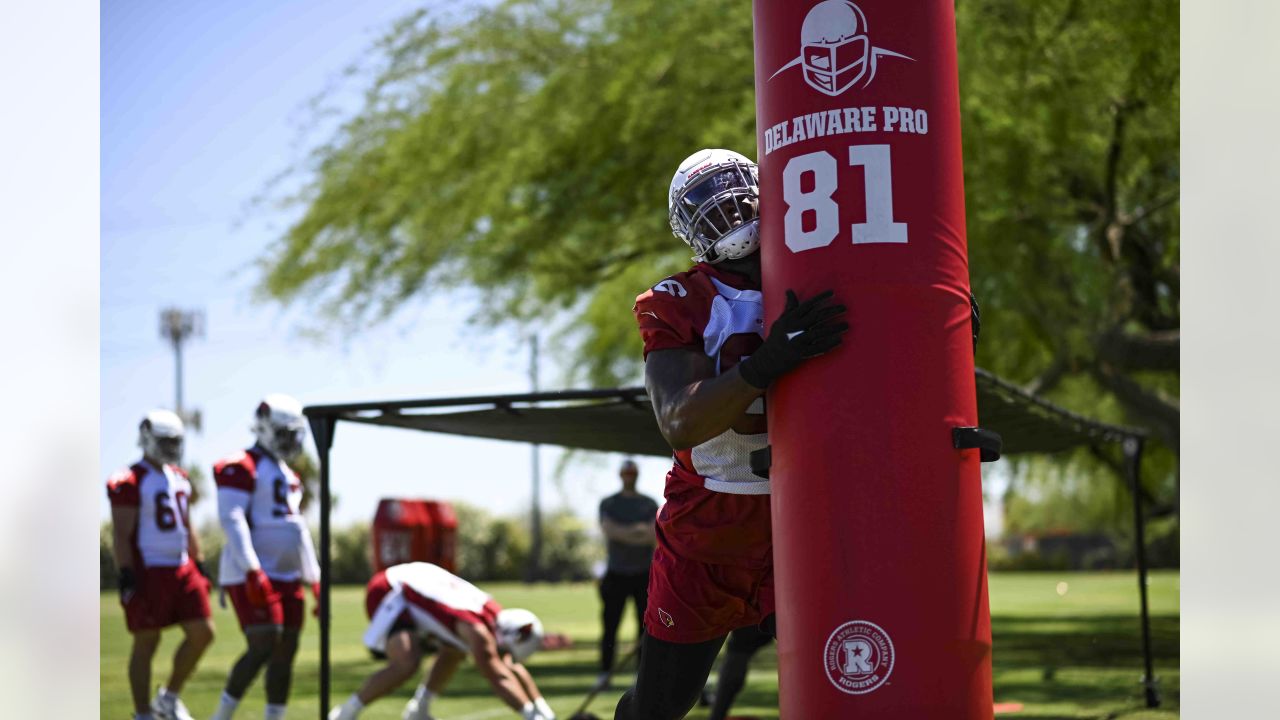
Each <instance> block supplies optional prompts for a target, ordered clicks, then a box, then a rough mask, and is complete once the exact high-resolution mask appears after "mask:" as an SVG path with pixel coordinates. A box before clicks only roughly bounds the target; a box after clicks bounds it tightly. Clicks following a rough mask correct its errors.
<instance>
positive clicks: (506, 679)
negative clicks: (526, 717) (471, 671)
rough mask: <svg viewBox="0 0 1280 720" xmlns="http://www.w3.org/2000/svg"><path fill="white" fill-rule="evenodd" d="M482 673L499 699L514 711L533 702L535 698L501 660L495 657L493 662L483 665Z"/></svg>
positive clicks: (481, 667)
mask: <svg viewBox="0 0 1280 720" xmlns="http://www.w3.org/2000/svg"><path fill="white" fill-rule="evenodd" d="M480 672H481V674H483V675H484V677H485V679H486V680H488V681H489V685H490V686H492V687H493V692H494V694H496V695H497V696H498V699H500V700H502V702H504V703H506V704H507V707H509V708H511V709H512V710H516V711H519V710H520V709H521V708H523V707H524V706H525V704H526V703H531V702H533V698H531V697H529V694H528V693H527V692H525V689H524V686H522V685H521V684H520V681H519V680H517V679H516V676H515V674H514V673H512V672H511V669H510V668H508V667H507V665H506V663H504V662H502V660H501V659H500V658H498V657H494V658H493V659H492V660H491V661H489V662H486V663H483V664H481V666H480Z"/></svg>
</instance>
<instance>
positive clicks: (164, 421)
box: [138, 410, 186, 465]
mask: <svg viewBox="0 0 1280 720" xmlns="http://www.w3.org/2000/svg"><path fill="white" fill-rule="evenodd" d="M185 432H186V429H185V428H184V427H183V425H182V418H180V417H178V416H177V415H175V414H173V413H171V412H169V411H168V410H152V411H151V412H149V413H147V414H146V417H144V418H142V422H141V423H140V424H139V425H138V446H139V447H141V448H142V455H143V456H144V457H147V458H150V459H152V460H157V461H159V462H160V463H163V464H165V465H177V464H178V463H180V462H182V438H183V435H184V434H185Z"/></svg>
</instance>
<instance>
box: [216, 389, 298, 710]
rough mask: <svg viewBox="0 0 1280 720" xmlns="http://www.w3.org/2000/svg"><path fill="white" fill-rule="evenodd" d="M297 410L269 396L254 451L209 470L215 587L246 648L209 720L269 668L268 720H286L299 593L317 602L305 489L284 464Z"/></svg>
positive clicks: (290, 401)
mask: <svg viewBox="0 0 1280 720" xmlns="http://www.w3.org/2000/svg"><path fill="white" fill-rule="evenodd" d="M306 427H307V425H306V420H305V419H304V418H303V416H302V405H301V403H299V402H298V401H297V400H295V399H294V398H292V397H289V396H288V395H280V394H272V395H268V396H267V397H266V398H265V399H263V401H262V402H260V403H259V404H258V408H257V410H256V411H255V413H254V420H253V434H254V436H255V440H256V441H255V443H254V445H253V447H251V448H249V449H248V450H242V451H240V452H238V453H235V454H234V455H232V456H231V457H228V458H225V459H223V460H221V461H220V462H218V463H216V464H215V465H214V466H213V479H214V482H215V483H217V486H218V519H219V521H220V522H221V523H222V529H223V531H224V532H225V533H226V536H227V542H226V544H225V545H223V547H222V559H221V562H220V563H219V566H218V583H219V584H220V585H221V586H222V588H223V590H224V591H225V592H226V593H227V595H229V596H231V604H232V605H234V606H235V609H236V617H237V618H238V619H239V621H240V628H241V629H242V630H243V631H244V635H245V640H246V642H247V644H248V647H247V648H246V649H245V652H244V654H243V655H241V656H240V658H239V659H238V660H237V661H236V664H235V665H234V666H232V668H231V672H230V673H229V674H228V675H227V684H226V687H225V688H224V689H223V691H222V699H221V700H220V701H219V704H218V709H217V711H216V712H215V713H214V715H213V720H230V719H231V717H232V716H233V715H234V713H235V711H236V708H237V707H238V706H239V704H240V700H241V698H243V697H244V693H245V691H246V690H247V689H248V687H249V683H251V682H253V679H254V677H256V676H257V674H258V671H259V670H261V669H262V667H263V666H264V665H265V666H266V682H265V684H266V691H267V707H266V711H265V717H266V719H267V720H275V719H277V718H283V717H284V716H285V708H286V704H287V703H288V700H289V689H290V686H291V684H292V680H293V659H294V656H295V655H297V652H298V636H299V634H300V633H301V632H302V621H303V616H304V615H305V612H304V607H303V606H304V601H303V587H304V586H307V585H309V586H310V587H311V592H312V594H313V595H318V594H319V585H318V584H319V582H320V565H319V563H318V562H316V553H315V546H314V545H313V544H312V542H311V533H310V531H309V530H308V528H307V523H306V520H305V519H304V518H303V517H302V512H301V506H300V503H301V501H302V482H301V480H299V478H298V476H297V474H296V473H294V471H293V469H292V468H290V467H289V465H288V462H287V461H288V460H289V459H291V458H293V457H294V456H296V455H297V454H298V453H300V452H302V443H303V440H304V439H305V438H306Z"/></svg>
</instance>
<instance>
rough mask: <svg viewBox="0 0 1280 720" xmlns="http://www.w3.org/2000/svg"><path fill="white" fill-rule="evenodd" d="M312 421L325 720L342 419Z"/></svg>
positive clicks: (311, 418)
mask: <svg viewBox="0 0 1280 720" xmlns="http://www.w3.org/2000/svg"><path fill="white" fill-rule="evenodd" d="M307 419H308V420H309V421H310V423H311V437H312V438H314V439H315V442H316V451H317V452H318V453H319V455H320V597H319V598H317V601H318V602H319V605H320V612H319V615H320V617H319V618H318V620H319V621H320V720H325V718H327V717H328V712H329V624H330V619H331V617H330V613H329V607H330V605H329V585H330V579H331V574H330V567H329V565H330V561H331V557H330V553H329V510H330V508H331V502H330V500H331V496H330V494H329V448H331V447H332V446H333V435H334V431H335V430H336V429H337V425H338V419H337V418H336V417H334V416H332V415H327V414H318V415H311V416H309V417H308V418H307Z"/></svg>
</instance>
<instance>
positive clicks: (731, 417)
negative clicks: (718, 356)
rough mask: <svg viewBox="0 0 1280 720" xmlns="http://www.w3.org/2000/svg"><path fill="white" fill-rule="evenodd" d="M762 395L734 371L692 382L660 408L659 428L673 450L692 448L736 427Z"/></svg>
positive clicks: (762, 392)
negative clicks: (735, 424) (734, 425)
mask: <svg viewBox="0 0 1280 720" xmlns="http://www.w3.org/2000/svg"><path fill="white" fill-rule="evenodd" d="M763 394H764V391H763V390H761V389H759V388H756V387H754V386H752V385H751V384H749V383H748V382H747V381H746V380H743V379H742V376H741V375H739V374H738V370H737V368H733V369H731V370H729V371H728V372H726V373H724V374H723V375H719V376H716V377H713V378H706V379H702V380H696V381H694V382H691V383H689V384H688V385H685V386H684V387H682V388H680V389H678V390H676V391H675V392H674V393H672V394H671V395H670V397H667V398H665V399H664V401H663V402H661V405H660V406H659V407H658V408H657V413H656V414H657V419H658V428H659V429H660V430H662V435H663V437H665V438H666V439H667V442H668V443H670V445H671V447H672V448H673V449H676V450H684V449H687V448H691V447H694V446H695V445H700V444H702V443H704V442H706V441H708V440H710V439H711V438H714V437H716V436H717V435H720V434H721V433H723V432H724V431H726V430H728V429H729V428H731V427H733V424H734V423H736V422H737V421H738V420H739V419H741V418H742V416H743V414H744V413H746V412H747V409H748V408H750V407H751V404H752V403H754V402H755V401H756V398H758V397H760V396H761V395H763ZM650 395H651V396H653V392H652V389H651V392H650Z"/></svg>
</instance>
